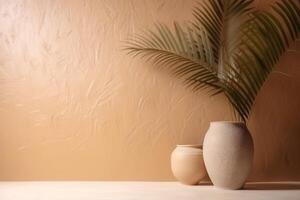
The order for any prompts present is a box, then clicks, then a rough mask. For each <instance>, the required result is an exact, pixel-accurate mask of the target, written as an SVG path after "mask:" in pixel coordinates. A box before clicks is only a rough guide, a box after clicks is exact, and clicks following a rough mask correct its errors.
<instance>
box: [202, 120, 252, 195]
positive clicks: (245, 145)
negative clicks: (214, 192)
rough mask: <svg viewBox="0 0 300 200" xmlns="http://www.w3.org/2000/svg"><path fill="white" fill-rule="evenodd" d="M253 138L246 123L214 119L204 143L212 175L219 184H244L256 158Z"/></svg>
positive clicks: (214, 181) (223, 185)
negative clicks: (215, 120)
mask: <svg viewBox="0 0 300 200" xmlns="http://www.w3.org/2000/svg"><path fill="white" fill-rule="evenodd" d="M253 151H254V149H253V140H252V137H251V135H250V133H249V131H248V129H247V127H246V125H245V124H244V123H242V122H211V124H210V127H209V129H208V131H207V133H206V135H205V138H204V143H203V156H204V162H205V166H206V169H207V172H208V175H209V177H210V179H211V181H212V182H213V184H214V185H215V186H217V187H220V188H224V189H233V190H234V189H240V188H242V187H243V185H244V183H245V181H246V179H247V177H248V175H249V172H250V169H251V167H252V161H253Z"/></svg>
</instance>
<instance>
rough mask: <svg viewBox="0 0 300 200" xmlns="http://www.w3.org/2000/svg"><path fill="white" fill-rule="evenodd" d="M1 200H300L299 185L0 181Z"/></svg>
mask: <svg viewBox="0 0 300 200" xmlns="http://www.w3.org/2000/svg"><path fill="white" fill-rule="evenodd" d="M0 199H1V200H31V199H33V200H48V199H49V200H50V199H51V200H69V199H71V200H77V199H78V200H143V199H145V200H180V199H184V200H196V199H197V200H203V199H208V200H229V199H230V200H235V199H239V200H240V199H243V200H263V199H272V200H277V199H278V200H279V199H280V200H300V182H272V183H270V182H269V183H266V182H260V183H257V182H256V183H254V182H252V183H247V184H246V186H245V188H244V189H243V190H235V191H230V190H223V189H218V188H215V187H214V186H211V185H207V184H206V185H205V184H204V185H198V186H187V185H182V184H180V183H177V182H0Z"/></svg>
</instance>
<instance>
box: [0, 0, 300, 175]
mask: <svg viewBox="0 0 300 200" xmlns="http://www.w3.org/2000/svg"><path fill="white" fill-rule="evenodd" d="M194 5H195V1H193V0H189V1H186V0H98V1H96V0H95V1H92V0H27V1H17V0H8V1H5V0H0V180H173V177H172V174H171V171H170V166H169V155H170V152H171V151H172V150H173V148H174V146H175V145H176V144H178V143H201V142H202V140H203V137H204V134H205V131H206V130H207V128H208V126H209V122H210V121H214V120H230V118H231V117H230V116H231V114H230V110H229V108H228V105H227V103H226V101H224V98H223V97H222V96H220V97H215V98H210V97H207V95H205V94H204V93H201V92H200V93H197V94H195V93H192V92H191V91H189V90H187V89H185V88H184V87H183V86H182V84H181V82H180V81H179V80H177V79H176V78H174V77H172V76H168V75H167V74H165V73H161V72H158V71H156V70H153V69H152V68H151V67H150V66H149V65H147V64H145V63H144V62H142V61H140V60H133V59H131V58H130V57H128V56H126V55H125V53H124V52H122V51H121V48H122V42H121V41H122V40H124V39H126V38H127V37H128V35H130V34H132V33H135V32H138V31H139V30H140V29H143V28H150V27H152V26H153V22H155V21H161V22H165V23H168V24H170V23H172V20H173V19H177V20H178V21H184V20H188V19H190V18H191V12H190V11H191V8H192V7H193V6H194ZM299 50H300V44H299V42H298V43H297V44H296V45H295V46H294V47H293V48H292V51H291V52H289V53H288V55H287V56H285V57H284V58H283V61H282V63H281V64H280V67H279V68H278V71H281V72H284V73H286V74H287V75H282V74H281V73H273V74H272V75H271V77H270V79H269V80H268V81H267V83H266V84H265V86H264V88H263V89H262V91H261V93H260V94H259V96H258V99H257V102H256V103H255V107H254V113H253V116H252V118H251V120H250V130H251V132H252V135H253V137H254V140H255V148H256V152H255V161H254V168H253V173H252V175H251V177H250V179H252V180H300V171H299V168H300V159H299V154H298V153H299V150H300V123H299V119H300V112H299V110H300V66H299V62H300V60H299V57H300V52H299Z"/></svg>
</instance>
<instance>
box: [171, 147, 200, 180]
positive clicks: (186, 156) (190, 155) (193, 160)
mask: <svg viewBox="0 0 300 200" xmlns="http://www.w3.org/2000/svg"><path fill="white" fill-rule="evenodd" d="M171 168H172V172H173V174H174V176H175V177H176V179H177V180H178V181H180V182H181V183H183V184H187V185H196V184H198V183H199V181H200V180H201V179H203V178H204V177H205V176H206V170H205V166H204V161H203V154H202V145H177V147H176V148H175V149H174V151H173V152H172V155H171Z"/></svg>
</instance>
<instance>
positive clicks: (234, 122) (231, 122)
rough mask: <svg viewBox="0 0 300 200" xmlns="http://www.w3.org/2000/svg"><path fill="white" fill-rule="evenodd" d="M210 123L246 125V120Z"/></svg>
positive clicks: (213, 122) (214, 122)
mask: <svg viewBox="0 0 300 200" xmlns="http://www.w3.org/2000/svg"><path fill="white" fill-rule="evenodd" d="M210 124H240V125H245V122H242V121H212V122H210Z"/></svg>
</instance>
